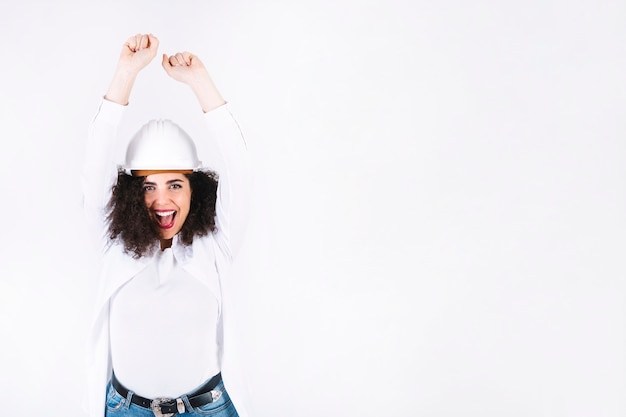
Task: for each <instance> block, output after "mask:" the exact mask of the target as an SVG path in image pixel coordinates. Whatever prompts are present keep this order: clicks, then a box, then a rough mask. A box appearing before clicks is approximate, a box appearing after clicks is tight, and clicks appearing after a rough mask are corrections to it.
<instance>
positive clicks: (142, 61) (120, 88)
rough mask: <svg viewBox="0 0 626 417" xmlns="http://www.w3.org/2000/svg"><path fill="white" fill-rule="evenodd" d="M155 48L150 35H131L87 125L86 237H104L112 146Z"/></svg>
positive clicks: (84, 172)
mask: <svg viewBox="0 0 626 417" xmlns="http://www.w3.org/2000/svg"><path fill="white" fill-rule="evenodd" d="M158 45H159V41H158V39H157V38H156V37H155V36H153V35H134V36H131V37H129V38H128V39H127V40H126V42H125V43H124V44H123V45H122V50H121V52H120V56H119V59H118V62H117V66H116V68H115V72H114V74H113V79H112V81H111V84H110V86H109V89H108V90H107V93H106V95H105V96H104V100H102V103H101V104H100V108H99V109H98V112H97V113H96V115H95V116H94V118H93V119H92V121H91V124H90V125H89V138H88V141H87V145H86V149H85V160H84V165H83V170H82V175H81V185H82V189H83V206H84V211H85V215H86V219H87V223H88V227H89V229H90V233H91V234H92V235H94V236H97V237H99V238H102V237H104V233H106V232H105V228H104V227H103V226H104V224H105V221H104V220H105V215H106V213H105V207H106V204H107V202H108V199H109V197H110V193H111V187H112V185H113V184H114V182H115V179H116V177H117V167H116V165H115V161H114V160H113V152H114V149H113V146H114V142H115V138H116V135H117V126H118V124H119V121H120V119H121V117H122V114H123V111H124V109H125V107H124V106H126V105H127V104H128V99H129V97H130V93H131V90H132V87H133V84H134V82H135V79H136V78H137V75H138V74H139V72H140V71H141V70H142V69H143V68H145V66H146V65H148V63H149V62H150V61H151V60H152V59H153V58H154V57H155V55H156V52H157V48H158Z"/></svg>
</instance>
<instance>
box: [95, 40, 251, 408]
mask: <svg viewBox="0 0 626 417" xmlns="http://www.w3.org/2000/svg"><path fill="white" fill-rule="evenodd" d="M157 49H158V39H157V38H156V37H155V36H153V35H151V34H150V35H135V36H131V37H130V38H129V39H128V40H127V41H126V43H125V44H124V46H123V48H122V52H121V53H120V57H119V61H118V64H117V67H116V70H115V73H114V76H113V80H112V82H111V84H110V87H109V89H108V91H107V93H106V95H105V97H104V99H103V101H102V103H101V105H100V109H99V111H98V113H97V115H96V116H95V118H94V119H93V121H92V123H91V126H90V132H89V133H90V134H89V142H88V145H87V158H86V163H85V167H84V170H83V188H84V204H85V210H86V212H87V214H88V222H89V224H90V227H91V229H92V232H93V234H94V235H95V236H97V237H98V238H99V247H100V250H101V251H102V272H101V277H100V281H99V288H98V296H97V300H96V305H95V308H96V315H95V321H94V325H93V335H92V352H93V356H92V358H91V363H90V385H89V387H90V388H89V413H90V416H91V417H102V416H103V415H106V416H151V415H155V416H165V415H175V414H178V415H181V416H199V415H213V416H215V417H227V416H228V417H231V416H238V415H239V416H241V417H244V416H245V412H244V410H243V406H242V404H241V394H240V393H241V392H242V388H241V385H240V382H239V381H238V379H237V375H238V371H239V370H238V369H237V366H236V363H237V362H236V361H231V360H230V357H229V349H228V346H227V348H226V349H224V336H225V335H228V329H229V322H228V318H227V314H225V311H224V310H225V308H224V307H225V302H224V300H226V299H228V297H227V291H226V290H225V288H226V287H227V286H225V285H224V284H225V275H227V273H228V269H229V265H230V264H231V261H232V257H233V253H234V251H236V248H237V246H238V245H239V244H240V241H241V235H242V224H243V218H244V217H245V207H246V206H247V204H246V202H245V201H244V200H245V198H244V195H245V193H244V192H243V190H244V188H245V183H246V177H247V175H246V171H247V168H246V167H247V164H246V163H245V160H246V146H245V142H244V140H243V137H242V135H241V133H240V131H239V128H238V125H237V123H236V122H235V120H234V119H233V117H232V115H231V114H230V112H229V110H228V107H227V105H226V102H225V101H224V99H223V98H222V96H221V95H220V93H219V92H218V90H217V89H216V87H215V85H214V84H213V82H212V80H211V78H210V76H209V74H208V72H207V71H206V69H205V67H204V65H203V64H202V62H201V61H200V60H199V59H198V57H196V56H194V55H192V54H190V53H188V52H182V53H177V54H175V55H172V56H169V57H168V56H167V55H165V54H164V55H163V59H162V66H163V68H164V70H165V72H166V73H167V74H168V75H169V76H170V77H171V78H173V79H175V80H177V81H179V82H182V83H184V84H186V85H187V86H189V87H190V88H191V90H192V91H193V92H194V94H195V96H196V97H197V99H198V102H199V104H200V107H201V109H202V111H203V112H204V113H205V114H204V118H205V119H206V125H207V128H208V130H209V137H210V138H211V139H212V140H213V141H214V142H215V144H216V145H217V149H218V150H219V154H220V156H221V158H222V160H223V168H222V169H221V170H220V173H219V185H218V181H217V175H216V174H215V173H214V172H212V171H208V170H202V163H201V162H200V160H199V159H198V156H197V152H196V145H198V148H199V149H200V150H202V148H203V147H204V145H205V143H204V141H200V142H198V143H196V144H194V142H193V141H192V140H191V139H190V138H189V136H187V134H186V133H185V132H184V131H183V130H182V129H181V128H180V127H178V126H177V125H176V124H174V123H172V122H171V121H168V120H153V121H150V122H149V123H147V124H146V125H144V126H143V127H142V128H141V129H140V130H139V131H138V132H137V134H136V135H135V136H134V137H133V138H132V140H131V141H130V143H129V145H128V148H127V152H126V163H125V166H124V167H123V169H120V170H118V169H117V167H116V166H115V164H114V163H113V156H112V155H113V153H114V149H113V148H114V147H113V144H114V138H115V135H116V129H117V125H118V124H119V121H120V118H121V117H122V114H123V112H124V109H125V108H126V106H127V105H128V101H129V97H130V93H131V90H132V87H133V84H134V81H135V79H136V77H137V75H138V74H139V72H140V71H141V70H142V69H143V68H145V67H146V66H147V65H148V64H149V63H150V62H151V61H152V59H153V58H154V57H155V55H156V52H157ZM201 154H202V153H201ZM112 185H113V188H112V187H111V186H112ZM111 190H112V192H111ZM226 339H227V340H228V339H229V338H228V337H227V338H226ZM222 374H223V376H224V380H222ZM225 384H226V385H228V391H226V388H225Z"/></svg>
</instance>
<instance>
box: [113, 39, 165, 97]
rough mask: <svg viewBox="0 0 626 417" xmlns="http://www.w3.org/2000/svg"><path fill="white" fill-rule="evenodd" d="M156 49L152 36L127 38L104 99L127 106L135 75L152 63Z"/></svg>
mask: <svg viewBox="0 0 626 417" xmlns="http://www.w3.org/2000/svg"><path fill="white" fill-rule="evenodd" d="M158 48H159V40H158V39H157V38H156V36H154V35H152V34H148V35H142V34H137V35H134V36H131V37H130V38H128V39H127V40H126V42H124V46H122V51H121V52H120V57H119V60H118V61H117V67H116V69H115V74H113V80H112V81H111V84H110V85H109V89H108V90H107V93H106V94H105V96H104V98H106V99H107V100H109V101H112V102H114V103H118V104H121V105H123V106H125V105H127V104H128V100H129V98H130V92H131V91H132V89H133V85H134V84H135V78H137V74H139V71H141V70H142V69H144V68H145V67H146V65H148V64H149V63H150V61H152V59H153V58H154V57H155V56H156V53H157V49H158Z"/></svg>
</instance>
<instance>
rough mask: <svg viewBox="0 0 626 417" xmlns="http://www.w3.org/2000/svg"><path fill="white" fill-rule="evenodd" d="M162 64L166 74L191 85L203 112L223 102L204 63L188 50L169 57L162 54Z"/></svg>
mask: <svg viewBox="0 0 626 417" xmlns="http://www.w3.org/2000/svg"><path fill="white" fill-rule="evenodd" d="M162 64H163V69H164V70H165V72H166V73H167V75H169V76H170V77H172V78H173V79H175V80H176V81H180V82H181V83H184V84H187V85H188V86H189V87H191V90H192V91H193V92H194V94H195V95H196V98H197V99H198V102H199V103H200V107H202V110H203V111H204V112H208V111H211V110H213V109H215V108H217V107H219V106H221V105H223V104H224V103H225V101H224V99H223V98H222V96H221V95H220V93H219V91H218V90H217V88H216V87H215V84H213V80H211V76H210V75H209V73H208V71H207V70H206V68H205V67H204V64H203V63H202V61H200V58H198V57H197V56H195V55H193V54H191V53H190V52H179V53H177V54H175V55H172V56H170V57H168V56H167V55H166V54H163V62H162Z"/></svg>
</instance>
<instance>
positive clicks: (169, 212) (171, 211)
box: [154, 210, 176, 217]
mask: <svg viewBox="0 0 626 417" xmlns="http://www.w3.org/2000/svg"><path fill="white" fill-rule="evenodd" d="M175 211H176V210H170V211H155V212H154V214H156V215H157V216H161V217H165V216H170V215H172V214H174V212H175Z"/></svg>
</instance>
